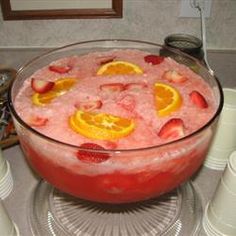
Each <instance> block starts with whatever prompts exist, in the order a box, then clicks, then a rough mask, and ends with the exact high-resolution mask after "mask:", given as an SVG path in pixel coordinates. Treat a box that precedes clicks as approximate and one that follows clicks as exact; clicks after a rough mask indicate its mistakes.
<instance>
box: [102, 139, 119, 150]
mask: <svg viewBox="0 0 236 236" xmlns="http://www.w3.org/2000/svg"><path fill="white" fill-rule="evenodd" d="M105 146H106V147H107V149H116V148H117V144H116V143H115V142H112V141H105Z"/></svg>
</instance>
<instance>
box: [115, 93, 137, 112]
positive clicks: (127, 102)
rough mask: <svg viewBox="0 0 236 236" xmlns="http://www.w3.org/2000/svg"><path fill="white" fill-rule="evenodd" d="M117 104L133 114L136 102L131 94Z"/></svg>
mask: <svg viewBox="0 0 236 236" xmlns="http://www.w3.org/2000/svg"><path fill="white" fill-rule="evenodd" d="M117 104H118V105H119V106H121V107H122V108H123V109H125V110H126V111H130V112H132V111H133V110H134V108H135V105H136V102H135V98H134V96H132V95H130V94H126V95H125V96H124V97H122V98H121V99H120V100H119V101H118V102H117Z"/></svg>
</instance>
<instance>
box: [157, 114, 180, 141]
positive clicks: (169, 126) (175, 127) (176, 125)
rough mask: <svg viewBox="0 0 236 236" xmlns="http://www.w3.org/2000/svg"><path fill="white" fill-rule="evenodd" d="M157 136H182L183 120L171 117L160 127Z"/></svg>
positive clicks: (173, 137) (166, 137)
mask: <svg viewBox="0 0 236 236" xmlns="http://www.w3.org/2000/svg"><path fill="white" fill-rule="evenodd" d="M158 136H159V137H160V138H162V139H169V138H171V139H178V138H181V137H183V136H184V122H183V121H182V120H181V119H179V118H172V119H170V120H169V121H167V122H166V123H165V124H164V125H163V126H162V128H161V129H160V131H159V133H158Z"/></svg>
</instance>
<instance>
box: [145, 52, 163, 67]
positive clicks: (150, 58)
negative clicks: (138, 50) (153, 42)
mask: <svg viewBox="0 0 236 236" xmlns="http://www.w3.org/2000/svg"><path fill="white" fill-rule="evenodd" d="M144 61H145V62H147V63H150V64H152V65H158V64H160V63H162V62H163V61H164V57H161V56H157V55H151V54H150V55H147V56H145V57H144Z"/></svg>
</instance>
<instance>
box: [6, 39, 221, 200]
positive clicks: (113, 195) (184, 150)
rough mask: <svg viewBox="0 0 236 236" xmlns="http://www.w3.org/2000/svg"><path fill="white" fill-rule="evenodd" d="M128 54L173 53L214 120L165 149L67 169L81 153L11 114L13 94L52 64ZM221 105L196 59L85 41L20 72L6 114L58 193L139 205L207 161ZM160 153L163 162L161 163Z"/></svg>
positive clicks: (119, 154)
mask: <svg viewBox="0 0 236 236" xmlns="http://www.w3.org/2000/svg"><path fill="white" fill-rule="evenodd" d="M126 48H127V49H139V50H144V51H147V52H150V53H152V54H156V55H160V52H163V50H165V51H171V57H173V59H174V60H176V61H177V62H178V63H181V64H185V65H187V66H188V67H190V68H191V69H192V70H194V71H195V73H197V74H199V75H200V76H201V77H202V78H204V80H205V81H206V82H207V83H208V84H209V86H210V87H211V88H212V90H213V93H214V96H215V101H216V104H217V109H216V112H215V114H214V116H213V117H212V118H211V119H210V120H209V121H208V122H207V123H206V124H205V125H204V126H203V127H201V128H200V129H198V130H197V131H195V132H194V133H192V134H190V135H188V136H185V137H184V138H181V139H179V140H177V141H172V142H169V143H167V144H163V145H159V146H152V147H147V148H137V149H129V150H102V151H101V150H94V149H93V150H92V152H93V153H94V152H98V153H101V152H102V153H108V154H109V156H110V157H111V158H110V159H109V161H110V164H109V163H106V165H100V164H88V163H83V162H78V163H77V164H76V165H70V164H69V163H68V164H67V162H66V158H68V157H69V156H70V154H71V153H75V152H77V151H78V150H81V149H83V148H81V147H78V146H74V145H69V144H66V143H62V142H60V141H57V140H53V139H51V138H49V137H47V136H44V135H42V134H41V133H39V132H37V131H36V130H34V129H32V128H31V127H30V126H29V125H27V124H26V123H25V122H24V121H23V120H22V118H21V117H20V116H19V114H17V112H16V110H15V108H14V100H15V97H16V94H17V93H18V91H19V89H20V88H21V86H22V84H23V82H24V81H25V79H27V78H28V77H29V76H31V75H32V74H33V73H34V72H35V71H36V70H38V69H40V68H42V67H43V66H46V65H48V64H49V63H50V62H52V61H54V60H57V59H59V58H62V57H67V56H70V55H75V54H77V55H82V54H86V53H89V52H95V51H96V52H98V51H107V50H111V49H126ZM222 105H223V96H222V89H221V86H220V85H219V83H218V81H217V79H216V78H215V77H214V76H212V75H211V74H210V73H209V72H208V70H207V69H206V68H205V67H204V66H203V65H202V64H201V63H200V62H199V61H197V60H196V59H195V58H192V57H190V56H188V55H186V54H184V53H181V52H179V51H176V50H173V49H169V48H168V47H164V46H162V45H158V44H155V43H149V42H142V41H131V40H97V41H87V42H81V43H76V44H72V45H69V46H65V47H62V48H59V49H56V50H53V51H50V52H49V53H46V54H43V55H41V56H39V57H37V58H35V59H33V60H32V61H30V62H29V63H28V64H26V65H25V66H24V67H22V68H21V69H20V70H19V71H18V73H17V76H16V79H15V80H14V82H13V84H12V86H11V89H10V92H9V107H10V111H11V114H12V117H13V120H14V124H15V128H16V131H17V133H18V136H19V141H20V144H21V147H22V149H23V151H24V154H25V157H26V158H27V160H28V162H29V164H30V165H31V167H32V168H33V169H34V170H35V171H36V172H37V173H38V174H39V175H40V176H41V177H42V178H43V179H45V180H46V181H47V182H48V183H50V184H52V185H53V186H55V187H56V188H58V189H60V190H61V191H63V192H65V193H68V194H70V195H73V196H75V197H79V198H82V199H86V200H90V201H96V202H103V203H126V202H137V201H142V200H146V199H150V198H154V197H158V196H160V195H162V194H164V193H167V192H169V191H171V190H173V189H175V188H176V187H178V186H179V185H180V184H182V183H184V182H185V181H187V180H188V179H189V178H190V177H191V176H192V175H193V174H194V173H195V172H196V171H197V170H198V169H199V167H200V166H201V164H202V163H203V161H204V159H205V157H206V153H207V151H208V148H209V144H210V141H211V138H212V136H213V134H214V130H215V126H216V123H217V118H218V117H219V114H220V112H221V110H222ZM39 144H40V145H39ZM43 146H46V147H47V151H45V149H40V147H43ZM83 150H86V151H87V152H90V151H91V150H89V149H83ZM160 153H162V158H159V155H160ZM163 153H164V154H165V155H164V156H165V157H164V158H163ZM144 157H145V158H144ZM61 160H63V161H62V162H61ZM147 160H148V161H147ZM127 161H128V162H129V165H127ZM133 163H134V164H135V165H132V164H133ZM111 165H112V168H111ZM94 173H96V174H94Z"/></svg>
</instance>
